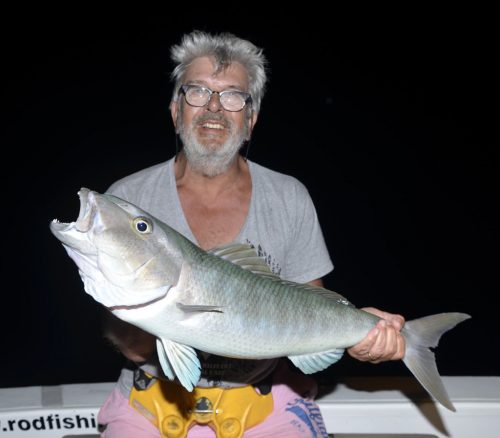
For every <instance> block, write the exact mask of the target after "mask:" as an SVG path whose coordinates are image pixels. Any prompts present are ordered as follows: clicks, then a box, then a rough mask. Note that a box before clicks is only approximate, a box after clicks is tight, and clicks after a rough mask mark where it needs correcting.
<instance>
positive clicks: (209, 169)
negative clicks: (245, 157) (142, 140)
mask: <svg viewBox="0 0 500 438" xmlns="http://www.w3.org/2000/svg"><path fill="white" fill-rule="evenodd" d="M205 120H210V121H219V122H220V123H221V124H222V125H223V126H224V127H225V128H226V129H228V130H229V133H230V134H229V138H228V139H227V140H226V141H225V142H224V143H223V144H219V143H216V142H211V141H210V140H207V141H206V143H205V144H202V143H200V142H198V140H197V139H196V134H195V127H197V126H200V125H201V124H202V123H203V122H204V121H205ZM177 127H178V129H179V136H180V138H181V140H182V144H183V147H184V152H185V154H186V158H187V160H188V163H189V165H190V166H191V167H192V168H193V169H194V170H196V171H198V172H200V173H202V174H203V175H204V176H208V177H210V178H212V177H214V176H217V175H220V174H222V173H224V172H225V171H226V170H228V169H229V167H230V166H231V164H233V162H234V161H235V160H236V158H237V156H238V152H239V150H240V148H241V146H242V145H243V142H244V141H245V139H246V138H247V132H248V125H247V123H245V125H244V128H243V129H242V130H241V131H237V130H236V128H235V126H234V123H233V122H232V121H230V120H227V119H225V118H224V117H223V116H222V115H215V114H210V115H202V116H200V117H197V118H196V119H194V120H193V121H192V124H191V126H188V127H186V126H184V124H183V123H182V117H179V118H178V121H177Z"/></svg>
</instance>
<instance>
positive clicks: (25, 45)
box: [0, 8, 500, 387]
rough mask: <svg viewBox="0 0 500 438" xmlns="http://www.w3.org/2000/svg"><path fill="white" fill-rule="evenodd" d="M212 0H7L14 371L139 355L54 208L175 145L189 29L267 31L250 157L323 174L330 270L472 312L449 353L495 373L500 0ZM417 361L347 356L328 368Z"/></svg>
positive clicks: (7, 218) (314, 188) (8, 265)
mask: <svg viewBox="0 0 500 438" xmlns="http://www.w3.org/2000/svg"><path fill="white" fill-rule="evenodd" d="M206 9H207V10H208V8H206ZM207 10H204V9H202V10H197V14H196V15H195V14H193V13H191V14H192V15H194V18H193V19H187V16H188V15H190V14H187V13H186V11H178V12H177V11H176V12H172V13H171V14H169V15H167V14H160V13H158V14H153V13H151V14H149V15H144V14H140V13H137V14H136V15H135V16H134V14H132V13H131V12H130V11H129V13H128V15H126V16H125V15H119V14H116V15H115V14H101V13H100V14H97V13H94V12H93V11H85V12H83V11H79V12H78V13H77V12H75V11H73V12H71V13H70V12H69V11H59V14H58V15H57V16H56V15H55V14H54V15H52V14H51V13H50V11H44V12H43V13H42V12H41V11H40V13H38V12H37V11H32V12H31V13H30V14H27V13H26V12H13V13H12V15H11V16H10V17H9V16H8V14H7V15H5V16H4V21H5V26H4V27H3V29H2V43H3V49H2V59H3V67H2V75H3V79H2V81H1V83H2V95H3V98H2V101H3V102H2V103H3V105H2V107H3V109H2V112H3V117H2V122H3V124H4V127H3V128H2V133H1V139H0V140H1V144H2V156H3V159H2V163H3V172H2V188H3V190H2V198H1V199H2V211H3V215H2V217H3V219H4V221H3V223H4V228H3V239H2V241H3V243H2V247H3V251H2V263H1V268H2V279H3V285H2V288H1V290H2V298H3V299H2V307H1V311H2V318H1V327H0V334H1V335H0V336H1V340H2V346H3V347H2V365H1V370H2V372H1V373H0V376H1V377H0V386H3V387H7V386H24V385H48V384H60V383H81V382H97V381H112V380H115V379H116V378H117V376H118V373H119V369H120V366H121V365H122V363H123V359H122V357H121V356H120V355H119V354H118V353H117V352H115V351H113V349H112V348H111V347H110V346H109V345H108V344H107V343H106V342H105V341H104V340H103V339H102V336H101V332H100V308H99V305H98V304H97V303H96V302H94V301H93V300H92V298H91V297H90V296H88V295H87V294H86V293H85V292H84V290H83V286H82V283H81V280H80V278H79V276H78V273H77V269H76V265H74V263H73V262H72V261H71V260H70V259H69V257H68V256H67V255H66V253H65V252H64V250H63V248H62V246H61V245H60V243H59V242H58V241H57V239H55V238H54V237H53V236H52V234H51V233H50V231H49V222H50V221H51V220H52V219H53V218H58V219H60V220H61V221H66V222H67V221H74V220H75V219H76V217H77V215H78V210H79V201H78V197H77V191H78V190H79V189H80V187H88V188H90V189H93V190H96V191H104V190H106V188H107V187H108V186H109V185H110V184H111V183H112V182H114V181H115V180H116V179H118V178H121V177H123V176H125V175H128V174H130V173H132V172H135V171H137V170H140V169H142V168H144V167H147V166H150V165H153V164H156V163H158V162H161V161H165V160H167V159H168V158H170V157H171V156H172V155H173V153H174V151H175V143H174V141H175V137H174V131H173V129H172V124H171V120H170V114H169V112H168V104H169V100H170V94H171V83H170V82H169V73H170V71H171V69H172V64H171V63H170V59H169V47H170V46H171V45H172V44H174V43H177V42H178V41H179V40H180V37H181V35H182V33H184V32H188V31H190V30H192V29H202V30H208V31H214V32H219V31H230V32H233V33H235V34H237V35H239V36H241V37H244V38H248V39H250V40H251V41H253V42H254V43H255V44H256V45H258V46H260V47H263V48H264V53H265V54H266V56H267V57H268V60H269V63H270V82H269V85H268V92H267V94H266V96H265V98H264V101H263V105H262V109H261V113H260V118H259V121H258V123H257V126H256V129H255V131H254V135H253V139H252V144H251V148H250V153H249V157H250V159H252V160H254V161H256V162H258V163H260V164H262V165H264V166H266V167H270V168H272V169H274V170H277V171H280V172H284V173H287V174H291V175H294V176H296V177H297V178H299V179H300V180H301V181H302V182H303V183H304V184H305V185H306V186H307V188H308V189H309V191H310V194H311V196H312V198H313V200H314V202H315V205H316V208H317V212H318V215H319V219H320V222H321V224H322V228H323V233H324V235H325V239H326V242H327V245H328V248H329V250H330V254H331V257H332V259H333V262H334V264H335V270H334V271H333V272H332V273H331V274H329V275H328V276H327V277H326V278H325V283H326V286H327V287H328V288H330V289H333V290H336V291H338V292H340V293H342V294H343V295H345V296H346V297H347V298H348V299H350V300H351V301H352V302H353V303H354V304H355V305H357V306H366V305H372V306H375V307H379V308H381V309H384V310H388V311H392V312H395V313H401V314H403V315H405V317H406V318H407V319H412V318H416V317H419V316H424V315H428V314H433V313H439V312H445V311H460V312H465V313H469V314H471V315H472V317H473V318H472V319H471V320H469V321H467V322H464V323H462V324H461V325H460V326H458V327H457V328H455V329H454V330H453V331H451V332H449V333H448V334H446V335H445V336H444V337H443V338H442V341H441V345H440V346H439V348H438V350H437V361H438V367H439V369H440V371H441V373H442V374H444V375H498V374H499V370H500V367H499V366H498V363H496V360H495V356H494V354H495V353H494V352H495V351H496V350H497V346H496V345H497V344H498V342H497V340H496V338H497V337H498V328H497V326H496V323H495V320H496V319H498V311H497V308H498V306H496V305H495V304H494V302H493V301H494V300H495V299H496V296H497V295H498V292H499V286H498V284H499V282H498V256H497V254H498V229H497V226H498V202H499V196H498V187H499V184H498V161H497V157H496V155H497V149H498V147H499V144H498V135H497V127H498V115H499V111H498V108H499V102H500V99H499V97H500V93H499V85H498V78H499V77H500V76H499V68H498V66H497V58H498V44H497V42H496V41H498V31H497V29H495V27H493V23H492V20H491V19H490V18H489V17H491V12H488V11H467V10H463V11H457V10H455V11H453V13H451V12H450V11H443V12H441V13H437V11H411V13H410V12H408V11H406V12H403V11H392V12H391V14H389V15H387V16H384V14H383V13H380V16H377V17H374V16H371V15H370V13H367V14H366V15H365V16H364V18H361V17H360V16H359V15H348V16H345V15H342V14H340V13H337V14H335V13H333V12H332V13H327V12H326V11H322V10H317V9H316V10H315V11H314V12H312V11H311V12H302V11H301V12H296V13H291V12H290V11H288V12H286V13H285V12H283V13H282V14H281V15H276V16H274V17H271V16H269V15H267V14H266V18H262V17H258V16H257V18H253V20H251V19H250V18H249V19H246V20H242V19H241V20H240V19H239V18H238V17H241V16H242V13H241V12H240V13H238V14H237V13H235V14H234V16H230V15H229V14H228V15H226V16H224V15H221V14H220V13H219V14H215V13H214V12H213V11H212V12H211V13H210V12H209V11H207ZM61 14H62V15H61ZM394 14H395V15H394ZM243 16H244V14H243ZM228 17H230V18H231V19H229V18H228ZM375 18H376V19H375ZM408 374H409V372H408V371H407V370H406V368H405V367H404V365H403V364H402V363H400V362H398V363H390V364H381V365H378V366H373V365H369V364H361V363H357V362H355V361H354V360H352V359H351V358H350V357H345V358H343V359H342V360H341V361H340V362H339V363H338V364H336V365H334V366H332V367H331V368H330V369H329V370H328V372H327V373H326V374H325V373H323V376H325V375H326V378H331V379H334V378H335V377H336V376H342V375H404V376H406V375H408Z"/></svg>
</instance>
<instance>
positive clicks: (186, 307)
mask: <svg viewBox="0 0 500 438" xmlns="http://www.w3.org/2000/svg"><path fill="white" fill-rule="evenodd" d="M177 308H178V309H180V310H182V311H183V312H186V313H193V312H219V313H223V311H222V307H221V306H204V305H199V304H182V303H177Z"/></svg>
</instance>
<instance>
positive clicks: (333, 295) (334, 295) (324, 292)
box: [281, 280, 355, 307]
mask: <svg viewBox="0 0 500 438" xmlns="http://www.w3.org/2000/svg"><path fill="white" fill-rule="evenodd" d="M281 282H282V283H283V284H286V285H287V286H291V287H300V288H301V289H302V290H306V291H308V292H312V293H315V294H318V295H321V296H323V297H325V298H327V299H329V300H333V301H336V302H337V303H339V304H344V305H346V306H351V307H355V306H354V304H352V303H351V302H350V301H349V300H348V299H347V298H346V297H344V296H343V295H340V294H339V293H338V292H334V291H333V290H329V289H325V288H324V287H320V286H312V285H309V284H301V283H294V282H292V281H286V280H281Z"/></svg>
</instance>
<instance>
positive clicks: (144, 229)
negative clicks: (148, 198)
mask: <svg viewBox="0 0 500 438" xmlns="http://www.w3.org/2000/svg"><path fill="white" fill-rule="evenodd" d="M134 228H135V230H136V231H138V232H139V233H140V234H148V233H151V232H152V231H153V227H152V224H151V223H150V222H149V221H148V220H147V219H146V218H143V217H137V218H135V219H134Z"/></svg>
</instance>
